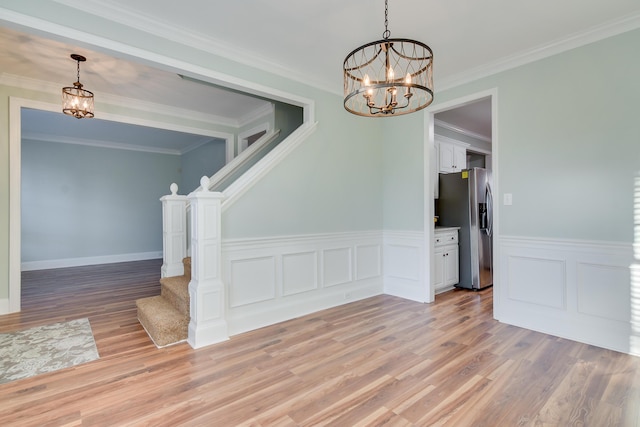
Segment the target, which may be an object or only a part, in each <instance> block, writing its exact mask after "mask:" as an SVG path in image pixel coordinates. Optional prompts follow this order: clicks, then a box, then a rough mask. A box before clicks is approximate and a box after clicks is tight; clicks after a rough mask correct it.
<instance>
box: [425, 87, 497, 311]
mask: <svg viewBox="0 0 640 427" xmlns="http://www.w3.org/2000/svg"><path fill="white" fill-rule="evenodd" d="M483 98H490V99H491V140H492V141H491V162H492V175H493V185H492V188H493V194H494V206H493V223H494V232H493V251H492V252H493V254H492V256H493V287H494V289H499V288H500V277H499V274H498V273H499V271H500V267H499V263H500V254H499V245H498V244H496V242H498V241H499V239H500V220H499V218H500V203H499V202H498V197H497V196H498V195H499V194H500V193H499V184H500V179H499V170H500V168H499V147H500V146H499V137H498V89H497V88H492V89H488V90H484V91H480V92H475V93H472V94H470V95H466V96H463V97H459V98H455V99H452V100H449V101H445V102H442V103H438V104H434V105H432V106H430V107H429V108H427V109H426V111H425V120H424V123H425V129H424V133H425V137H424V188H425V191H424V193H425V197H424V212H425V217H424V248H425V256H426V259H427V260H428V262H425V263H424V264H425V272H424V277H428V278H429V286H428V291H427V297H428V298H427V302H433V301H435V287H434V267H435V262H434V257H433V242H434V238H435V235H434V232H435V223H434V222H433V216H434V212H435V206H434V198H433V188H434V185H435V183H436V180H435V175H434V174H437V170H435V168H436V164H437V163H436V162H435V155H436V148H435V115H436V114H437V113H440V112H443V111H447V110H451V109H453V108H456V107H462V106H464V105H466V104H470V103H473V102H475V101H479V100H481V99H483ZM499 295H500V292H496V291H494V292H493V317H494V318H495V319H499V318H500V298H499Z"/></svg>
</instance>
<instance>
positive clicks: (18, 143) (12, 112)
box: [0, 96, 235, 314]
mask: <svg viewBox="0 0 640 427" xmlns="http://www.w3.org/2000/svg"><path fill="white" fill-rule="evenodd" d="M23 108H30V109H35V110H41V111H50V112H54V113H60V114H62V111H61V109H60V104H54V103H51V102H46V101H37V100H33V99H27V98H20V97H15V96H10V97H9V298H8V307H0V314H3V313H5V312H6V313H15V312H18V311H20V310H21V305H22V300H21V290H22V277H21V276H22V274H21V273H22V265H21V263H22V218H21V215H22V207H21V199H22V195H21V193H22V109H23ZM99 119H100V120H107V121H111V122H119V123H128V124H135V125H140V126H147V127H154V128H159V129H166V130H172V131H176V132H185V133H192V134H199V135H203V136H207V137H214V138H219V139H223V140H224V141H225V147H226V151H227V154H228V153H229V151H231V152H233V146H234V141H235V135H234V134H232V133H228V132H218V131H212V130H207V129H196V128H192V127H188V126H183V125H176V124H172V123H164V122H159V121H154V120H149V119H142V118H136V117H130V116H124V115H120V114H113V113H100V117H99ZM167 190H168V188H167Z"/></svg>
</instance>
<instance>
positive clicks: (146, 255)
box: [20, 251, 162, 271]
mask: <svg viewBox="0 0 640 427" xmlns="http://www.w3.org/2000/svg"><path fill="white" fill-rule="evenodd" d="M159 258H162V252H161V251H158V252H139V253H133V254H119V255H103V256H94V257H83V258H65V259H50V260H42V261H27V262H23V263H22V264H21V265H20V266H21V268H20V270H21V271H33V270H48V269H50V268H66V267H82V266H85V265H97V264H113V263H116V262H129V261H143V260H147V259H159Z"/></svg>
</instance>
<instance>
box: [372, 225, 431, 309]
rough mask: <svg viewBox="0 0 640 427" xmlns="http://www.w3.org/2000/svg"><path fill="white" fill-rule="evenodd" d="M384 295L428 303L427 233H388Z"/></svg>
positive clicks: (385, 250) (385, 248)
mask: <svg viewBox="0 0 640 427" xmlns="http://www.w3.org/2000/svg"><path fill="white" fill-rule="evenodd" d="M383 253H384V292H385V294H389V295H394V296H398V297H401V298H406V299H410V300H413V301H418V302H426V301H428V296H429V281H428V280H425V277H424V276H425V275H424V273H423V272H424V271H428V268H426V269H425V264H427V265H428V262H427V261H428V260H427V259H426V257H425V255H424V254H425V251H424V234H423V233H422V232H417V231H385V233H384V249H383Z"/></svg>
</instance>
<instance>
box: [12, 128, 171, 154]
mask: <svg viewBox="0 0 640 427" xmlns="http://www.w3.org/2000/svg"><path fill="white" fill-rule="evenodd" d="M22 139H23V140H25V139H26V140H30V141H41V142H57V143H59V144H74V145H86V146H88V147H98V148H110V149H115V150H128V151H142V152H145V153H157V154H169V155H173V156H179V155H181V154H182V152H181V151H180V150H172V149H168V148H158V147H147V146H144V145H135V144H124V143H120V142H114V141H107V140H100V139H92V138H75V137H72V136H64V135H49V134H44V133H37V132H22Z"/></svg>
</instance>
